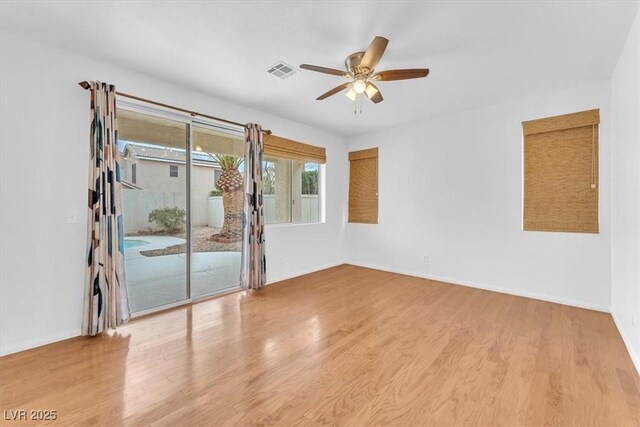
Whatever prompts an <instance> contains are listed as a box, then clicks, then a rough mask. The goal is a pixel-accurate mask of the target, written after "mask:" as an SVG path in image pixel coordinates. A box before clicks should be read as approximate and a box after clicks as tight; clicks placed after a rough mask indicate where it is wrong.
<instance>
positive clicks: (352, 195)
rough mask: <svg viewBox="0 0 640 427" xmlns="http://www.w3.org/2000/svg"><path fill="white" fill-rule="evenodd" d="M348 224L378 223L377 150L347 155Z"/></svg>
mask: <svg viewBox="0 0 640 427" xmlns="http://www.w3.org/2000/svg"><path fill="white" fill-rule="evenodd" d="M349 222H360V223H366V224H377V223H378V149H377V148H369V149H367V150H360V151H352V152H350V153H349Z"/></svg>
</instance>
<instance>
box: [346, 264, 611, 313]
mask: <svg viewBox="0 0 640 427" xmlns="http://www.w3.org/2000/svg"><path fill="white" fill-rule="evenodd" d="M347 264H351V265H356V266H359V267H365V268H372V269H374V270H382V271H388V272H390V273H398V274H404V275H407V276H414V277H420V278H422V279H429V280H436V281H438V282H446V283H451V284H454V285H461V286H467V287H470V288H477V289H484V290H486V291H493V292H500V293H503V294H509V295H515V296H519V297H525V298H532V299H537V300H541V301H547V302H553V303H556V304H562V305H569V306H572V307H579V308H586V309H588V310H595V311H602V312H605V313H610V312H611V311H610V307H608V306H605V305H600V304H593V303H590V302H586V301H580V300H574V299H567V298H560V297H556V296H553V295H545V294H539V293H536V292H523V291H520V290H516V289H510V288H503V287H500V286H491V285H487V284H484V283H476V282H472V281H469V280H458V279H453V278H450V277H442V276H435V275H432V274H425V273H420V272H415V271H408V270H401V269H397V268H392V267H384V266H380V265H374V264H367V263H360V262H352V261H347Z"/></svg>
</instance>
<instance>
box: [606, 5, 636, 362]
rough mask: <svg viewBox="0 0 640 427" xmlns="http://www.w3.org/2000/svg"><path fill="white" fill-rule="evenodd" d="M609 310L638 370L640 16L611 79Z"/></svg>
mask: <svg viewBox="0 0 640 427" xmlns="http://www.w3.org/2000/svg"><path fill="white" fill-rule="evenodd" d="M611 109H612V144H611V145H612V153H611V161H612V172H613V173H612V190H613V191H612V194H611V211H612V213H611V273H612V274H611V276H612V280H611V288H612V289H611V290H612V293H611V294H612V296H611V313H612V315H613V318H614V319H615V321H616V324H617V326H618V330H619V331H620V334H621V335H622V336H623V338H624V340H625V343H626V345H627V348H628V349H629V354H630V355H631V357H632V359H633V361H634V363H635V365H636V369H638V371H639V372H640V15H638V16H637V17H636V19H635V22H634V24H633V26H632V27H631V31H630V33H629V37H628V38H627V41H626V43H625V46H624V50H623V51H622V53H621V55H620V59H619V60H618V64H617V65H616V68H615V72H614V74H613V78H612V79H611Z"/></svg>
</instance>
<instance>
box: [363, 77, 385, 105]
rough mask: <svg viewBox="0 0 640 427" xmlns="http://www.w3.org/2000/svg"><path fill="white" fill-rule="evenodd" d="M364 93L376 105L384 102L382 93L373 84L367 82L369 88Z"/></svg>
mask: <svg viewBox="0 0 640 427" xmlns="http://www.w3.org/2000/svg"><path fill="white" fill-rule="evenodd" d="M364 93H365V94H366V95H367V98H369V99H370V100H371V101H373V102H374V103H376V104H377V103H378V102H382V101H384V98H383V97H382V93H380V89H378V87H377V86H376V85H374V84H373V83H371V82H367V87H366V88H365V90H364Z"/></svg>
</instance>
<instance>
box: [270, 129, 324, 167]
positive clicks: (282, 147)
mask: <svg viewBox="0 0 640 427" xmlns="http://www.w3.org/2000/svg"><path fill="white" fill-rule="evenodd" d="M264 155H265V156H267V157H279V158H283V159H291V160H304V161H311V162H315V163H326V162H327V150H326V149H325V148H324V147H317V146H315V145H309V144H303V143H302V142H298V141H294V140H291V139H287V138H282V137H280V136H276V135H264Z"/></svg>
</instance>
